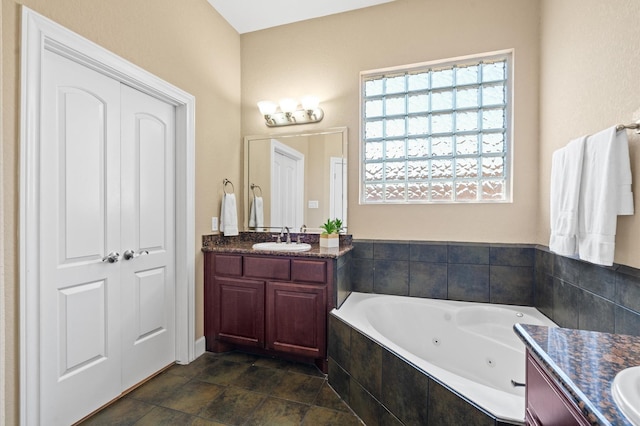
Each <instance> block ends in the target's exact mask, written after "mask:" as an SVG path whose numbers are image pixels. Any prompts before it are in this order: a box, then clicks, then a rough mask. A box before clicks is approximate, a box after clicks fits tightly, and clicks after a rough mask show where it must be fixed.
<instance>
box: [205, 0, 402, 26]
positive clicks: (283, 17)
mask: <svg viewBox="0 0 640 426" xmlns="http://www.w3.org/2000/svg"><path fill="white" fill-rule="evenodd" d="M208 1H209V3H210V4H211V5H212V6H213V7H214V8H215V9H216V10H217V11H218V13H220V15H222V17H223V18H224V19H226V20H227V22H229V24H231V26H232V27H233V28H235V29H236V31H238V33H240V34H244V33H249V32H252V31H258V30H263V29H265V28H271V27H277V26H278V25H284V24H290V23H292V22H298V21H304V20H307V19H313V18H318V17H320V16H327V15H333V14H336V13H341V12H347V11H349V10H355V9H362V8H364V7H369V6H375V5H377V4H382V3H387V2H390V1H393V0H318V1H311V2H303V1H300V0H268V1H265V0H208Z"/></svg>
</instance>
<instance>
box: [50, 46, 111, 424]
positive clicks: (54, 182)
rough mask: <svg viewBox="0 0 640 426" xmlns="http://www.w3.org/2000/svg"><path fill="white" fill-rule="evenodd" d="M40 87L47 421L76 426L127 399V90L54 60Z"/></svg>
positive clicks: (80, 68)
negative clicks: (118, 255)
mask: <svg viewBox="0 0 640 426" xmlns="http://www.w3.org/2000/svg"><path fill="white" fill-rule="evenodd" d="M42 79H43V81H42V94H41V96H42V103H41V107H40V108H41V109H40V116H41V123H42V128H41V132H40V135H41V136H40V137H41V140H40V145H41V154H40V188H41V190H40V194H39V201H40V226H39V228H40V229H39V232H40V242H41V245H40V252H39V257H40V267H41V277H40V306H41V311H40V316H41V317H40V319H41V322H40V324H41V326H40V334H39V339H40V353H41V354H42V355H41V357H40V368H41V378H40V380H41V394H42V398H41V404H42V406H41V413H40V414H41V418H42V419H45V420H46V423H48V424H70V423H73V422H74V421H77V420H78V419H80V418H82V417H83V416H85V415H86V414H87V413H89V412H91V411H93V410H95V409H97V408H99V407H100V406H102V405H103V404H105V403H107V402H109V401H110V400H111V399H113V398H115V397H116V396H118V395H119V394H120V392H121V381H120V371H121V370H120V369H121V346H120V345H121V344H120V337H119V333H118V331H117V330H119V328H120V319H121V318H120V312H119V310H118V306H119V304H120V297H121V294H120V287H119V280H120V270H119V268H118V263H109V262H102V258H103V257H104V256H106V255H107V254H108V253H109V252H111V251H119V250H120V233H119V229H120V215H119V212H120V111H119V110H120V94H119V92H120V84H119V83H117V82H115V81H113V80H111V79H109V78H107V77H104V76H103V75H101V74H98V73H96V72H94V71H91V70H89V69H88V68H85V67H83V66H81V65H78V64H76V63H75V62H72V61H70V60H68V59H65V58H63V57H61V56H59V55H56V54H54V53H51V52H48V51H46V52H45V53H44V57H43V63H42ZM114 213H115V214H114ZM114 230H115V232H114ZM98 383H99V385H96V384H98ZM88 389H90V390H91V391H90V392H88V391H87V390H88Z"/></svg>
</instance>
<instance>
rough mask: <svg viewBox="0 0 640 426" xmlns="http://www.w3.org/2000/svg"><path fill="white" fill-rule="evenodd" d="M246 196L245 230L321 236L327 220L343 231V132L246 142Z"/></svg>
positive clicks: (249, 138)
mask: <svg viewBox="0 0 640 426" xmlns="http://www.w3.org/2000/svg"><path fill="white" fill-rule="evenodd" d="M244 194H245V197H244V226H245V229H246V230H249V231H258V232H260V231H274V230H275V229H280V228H282V227H283V226H288V227H289V229H290V230H291V232H320V225H322V224H323V223H324V222H326V220H327V219H329V218H331V219H334V218H339V219H341V220H342V221H343V223H344V226H345V230H346V226H347V128H346V127H340V128H333V129H327V130H321V131H315V132H307V133H295V134H279V135H262V136H247V137H245V138H244ZM303 227H304V228H305V229H304V230H303ZM272 228H275V229H272ZM301 230H302V231H301Z"/></svg>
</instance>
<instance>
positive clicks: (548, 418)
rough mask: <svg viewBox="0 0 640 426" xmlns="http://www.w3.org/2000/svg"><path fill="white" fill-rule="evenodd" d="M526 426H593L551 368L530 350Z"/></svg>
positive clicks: (528, 356) (528, 354)
mask: <svg viewBox="0 0 640 426" xmlns="http://www.w3.org/2000/svg"><path fill="white" fill-rule="evenodd" d="M525 424H526V425H535V426H538V425H544V426H570V425H585V426H586V425H590V424H591V423H590V422H589V421H587V419H586V417H585V416H584V415H583V414H582V412H581V411H580V409H579V408H578V407H577V405H576V404H575V403H574V402H573V400H572V399H571V398H570V397H569V396H567V394H566V393H565V391H564V390H563V389H562V388H561V387H560V386H559V385H558V384H557V383H556V381H555V380H554V379H553V378H552V376H551V374H550V373H549V372H548V371H547V369H546V368H545V367H544V366H543V365H542V364H541V363H540V362H539V361H538V360H537V359H536V358H535V356H533V355H532V354H531V353H530V352H529V351H528V350H527V389H526V412H525Z"/></svg>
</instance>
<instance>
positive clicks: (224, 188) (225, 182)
mask: <svg viewBox="0 0 640 426" xmlns="http://www.w3.org/2000/svg"><path fill="white" fill-rule="evenodd" d="M227 184H230V185H231V192H227ZM222 185H223V186H222V191H223V192H224V193H225V194H233V193H234V192H235V191H236V188H235V187H234V186H233V182H231V181H230V180H229V179H225V180H223V181H222Z"/></svg>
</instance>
